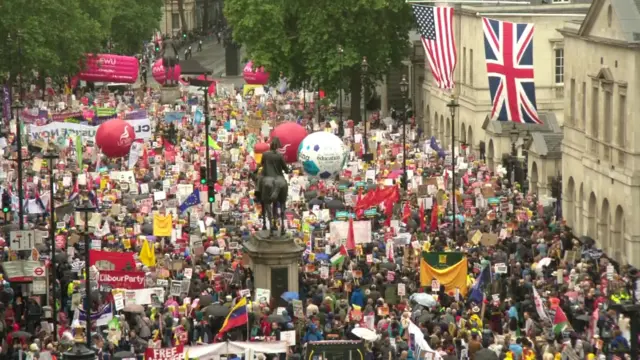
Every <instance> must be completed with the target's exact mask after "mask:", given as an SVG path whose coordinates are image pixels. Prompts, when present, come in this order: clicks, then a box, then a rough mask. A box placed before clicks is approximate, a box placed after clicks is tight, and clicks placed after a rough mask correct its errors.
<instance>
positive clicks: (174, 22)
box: [171, 13, 180, 30]
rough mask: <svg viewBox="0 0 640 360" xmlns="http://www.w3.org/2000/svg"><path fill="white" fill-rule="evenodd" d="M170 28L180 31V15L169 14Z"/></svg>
mask: <svg viewBox="0 0 640 360" xmlns="http://www.w3.org/2000/svg"><path fill="white" fill-rule="evenodd" d="M171 28H172V29H173V30H175V29H180V14H177V13H173V14H171Z"/></svg>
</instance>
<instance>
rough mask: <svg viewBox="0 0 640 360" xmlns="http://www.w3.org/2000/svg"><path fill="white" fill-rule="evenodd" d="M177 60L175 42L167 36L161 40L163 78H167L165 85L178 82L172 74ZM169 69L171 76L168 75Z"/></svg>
mask: <svg viewBox="0 0 640 360" xmlns="http://www.w3.org/2000/svg"><path fill="white" fill-rule="evenodd" d="M179 62H180V61H179V59H178V48H177V46H176V43H175V42H174V41H173V40H171V38H169V37H167V38H166V39H164V41H162V66H164V75H165V79H167V81H166V82H165V86H169V85H177V84H178V81H177V80H176V78H175V76H174V74H175V69H176V65H178V63H179ZM169 70H171V77H169ZM171 79H173V84H171Z"/></svg>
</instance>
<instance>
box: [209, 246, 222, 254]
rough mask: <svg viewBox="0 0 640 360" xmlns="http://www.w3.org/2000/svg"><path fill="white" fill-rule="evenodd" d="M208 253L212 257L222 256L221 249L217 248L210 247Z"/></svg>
mask: <svg viewBox="0 0 640 360" xmlns="http://www.w3.org/2000/svg"><path fill="white" fill-rule="evenodd" d="M206 251H207V254H210V255H220V248H219V247H217V246H209V247H208V248H207V250H206Z"/></svg>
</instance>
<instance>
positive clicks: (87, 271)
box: [76, 200, 96, 346]
mask: <svg viewBox="0 0 640 360" xmlns="http://www.w3.org/2000/svg"><path fill="white" fill-rule="evenodd" d="M76 211H77V212H81V213H84V251H85V253H86V259H85V261H84V274H85V280H84V284H85V296H86V297H87V301H86V302H85V304H86V306H85V309H84V310H85V311H86V313H87V330H86V331H87V346H89V344H91V275H90V272H91V266H90V263H91V262H90V261H89V253H90V252H89V249H90V247H91V243H90V240H89V213H92V212H95V211H96V208H95V207H93V205H92V204H91V203H90V202H89V201H88V200H85V203H84V205H82V206H81V207H76Z"/></svg>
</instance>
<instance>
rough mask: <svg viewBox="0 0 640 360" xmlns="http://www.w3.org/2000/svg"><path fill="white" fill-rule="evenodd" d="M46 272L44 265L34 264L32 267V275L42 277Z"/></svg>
mask: <svg viewBox="0 0 640 360" xmlns="http://www.w3.org/2000/svg"><path fill="white" fill-rule="evenodd" d="M46 274H47V272H46V270H45V268H44V266H36V267H35V268H33V276H35V277H44V276H46Z"/></svg>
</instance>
